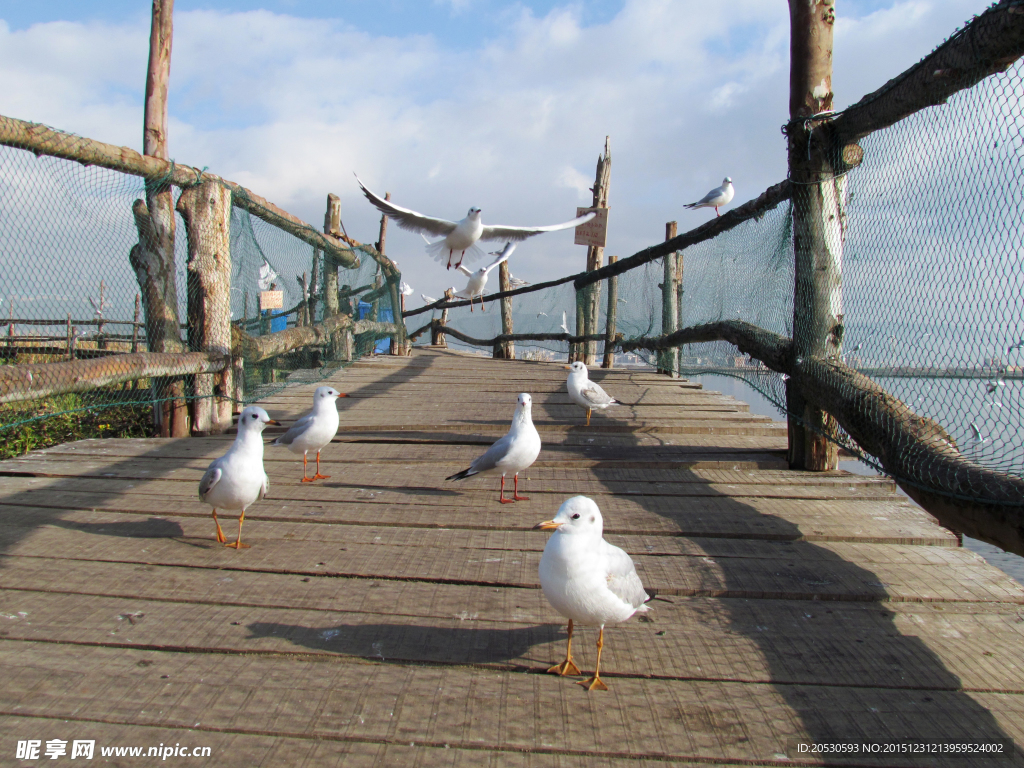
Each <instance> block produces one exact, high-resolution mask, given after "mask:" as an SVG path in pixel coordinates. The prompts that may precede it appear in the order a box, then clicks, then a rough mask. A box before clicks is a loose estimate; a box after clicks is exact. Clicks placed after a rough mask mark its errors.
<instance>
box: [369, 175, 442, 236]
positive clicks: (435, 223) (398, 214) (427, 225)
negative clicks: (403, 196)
mask: <svg viewBox="0 0 1024 768" xmlns="http://www.w3.org/2000/svg"><path fill="white" fill-rule="evenodd" d="M356 181H357V182H358V183H359V188H360V189H361V190H363V194H364V195H366V199H367V200H369V201H370V202H371V203H373V205H374V206H375V207H376V208H377V209H378V210H380V211H381V212H382V213H386V214H387V215H388V216H390V217H391V218H392V219H394V220H395V223H396V224H398V226H400V227H401V228H402V229H408V230H410V231H412V232H429V233H430V234H432V235H442V236H443V235H447V234H448V233H449V232H451V231H452V230H453V229H455V227H456V226H457V225H456V223H455V222H454V221H448V220H447V219H435V218H434V217H433V216H424V215H423V214H422V213H417V212H416V211H413V210H411V209H409V208H403V207H402V206H400V205H395V204H394V203H392V202H391V201H390V200H385V199H384V198H382V197H378V196H377V195H375V194H373V192H371V191H370V190H368V189H367V188H366V187H365V186H364V185H363V182H361V181H359V177H358V176H356Z"/></svg>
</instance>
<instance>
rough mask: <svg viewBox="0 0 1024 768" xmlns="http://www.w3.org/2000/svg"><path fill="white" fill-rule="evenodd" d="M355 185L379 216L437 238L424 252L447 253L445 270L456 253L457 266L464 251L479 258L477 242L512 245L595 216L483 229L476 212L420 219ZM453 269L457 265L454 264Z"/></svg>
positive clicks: (471, 257)
mask: <svg viewBox="0 0 1024 768" xmlns="http://www.w3.org/2000/svg"><path fill="white" fill-rule="evenodd" d="M356 182H357V183H358V184H359V188H360V189H361V190H363V194H364V195H366V199H367V200H369V201H370V202H371V203H373V205H374V206H375V207H376V208H377V209H378V210H380V211H381V212H382V213H386V214H387V215H388V216H390V217H391V218H392V219H394V220H395V222H396V223H397V224H398V226H400V227H401V228H402V229H408V230H410V231H412V232H420V233H421V234H431V235H438V236H440V237H441V238H442V239H441V240H435V241H434V242H433V243H430V244H429V245H427V253H429V254H430V255H431V257H432V258H434V259H435V260H436V261H441V259H442V258H444V257H445V253H444V252H445V251H448V267H447V268H448V269H451V268H452V256H454V255H455V253H456V252H459V254H460V256H459V264H461V263H462V262H463V260H464V259H465V258H466V253H467V251H468V252H469V260H470V262H472V261H473V260H475V259H477V258H479V257H480V256H482V255H483V251H482V250H481V249H480V248H479V247H477V245H476V241H477V240H509V241H512V242H519V241H521V240H525V239H526V238H528V237H533V236H534V235H539V234H541V233H542V232H557V231H558V230H560V229H572V228H573V227H578V226H579V225H580V224H584V223H585V222H588V221H590V220H591V219H592V218H594V216H596V215H597V214H596V213H594V212H590V213H588V214H586V215H585V216H580V217H579V218H576V219H573V220H572V221H566V222H563V223H561V224H552V225H550V226H547V227H510V226H505V225H503V224H495V225H492V226H486V227H485V226H484V224H483V222H482V221H480V209H479V208H470V209H469V212H468V213H467V214H466V218H464V219H463V220H462V221H448V220H447V219H436V218H434V217H432V216H424V215H423V214H422V213H417V212H416V211H413V210H410V209H408V208H403V207H402V206H400V205H395V204H394V203H392V202H390V201H388V200H385V199H384V198H382V197H378V196H377V195H375V194H374V193H373V192H371V191H370V190H369V189H367V188H366V186H365V185H364V184H363V182H361V181H360V180H359V177H358V176H356ZM455 266H458V264H456V265H455Z"/></svg>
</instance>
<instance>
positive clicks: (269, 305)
mask: <svg viewBox="0 0 1024 768" xmlns="http://www.w3.org/2000/svg"><path fill="white" fill-rule="evenodd" d="M260 309H261V310H264V309H284V291H260Z"/></svg>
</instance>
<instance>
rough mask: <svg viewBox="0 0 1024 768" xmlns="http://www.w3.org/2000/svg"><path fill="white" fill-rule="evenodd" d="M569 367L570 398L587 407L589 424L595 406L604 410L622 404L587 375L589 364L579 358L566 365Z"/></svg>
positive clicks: (567, 383) (567, 385) (588, 424)
mask: <svg viewBox="0 0 1024 768" xmlns="http://www.w3.org/2000/svg"><path fill="white" fill-rule="evenodd" d="M565 367H566V368H568V369H569V379H568V381H566V387H567V388H568V390H569V399H570V400H572V401H573V402H574V403H576V405H578V406H580V407H582V408H586V409H587V426H588V427H589V426H590V412H591V411H592V410H593V409H594V408H598V409H600V410H604V409H605V408H607V407H608V406H609V405H622V403H620V402H619V401H618V400H616V399H615V398H614V397H612V396H611V395H609V394H608V393H607V392H605V391H604V390H603V389H601V386H600V385H599V384H595V383H594V382H592V381H591V380H590V378H589V377H588V376H587V366H586V365H584V364H583V363H581V362H580V361H579V360H577V361H576V362H575V363H573V364H572V365H567V366H565Z"/></svg>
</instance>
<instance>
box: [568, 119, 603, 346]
mask: <svg viewBox="0 0 1024 768" xmlns="http://www.w3.org/2000/svg"><path fill="white" fill-rule="evenodd" d="M611 174H612V147H611V137H610V136H605V137H604V155H603V156H599V157H598V158H597V172H596V173H595V175H594V187H593V189H592V192H593V193H594V204H593V205H594V207H595V208H607V207H608V189H609V185H610V184H611ZM603 261H604V248H602V247H599V246H594V245H591V246H589V247H588V248H587V271H588V272H592V271H593V270H595V269H600V268H601V267H602V266H603V264H602V262H603ZM585 291H586V293H585V294H584V297H583V324H582V328H583V333H584V334H593V333H597V324H598V319H599V317H600V302H601V283H600V282H597V283H592V284H591V285H589V286H587V287H586V289H585ZM576 327H577V329H579V328H580V327H581V326H579V325H577V326H576ZM577 333H579V331H578V330H577ZM582 347H583V362H584V363H586V364H587V365H593V364H594V363H595V362H596V360H597V342H596V341H586V342H583V344H582Z"/></svg>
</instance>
